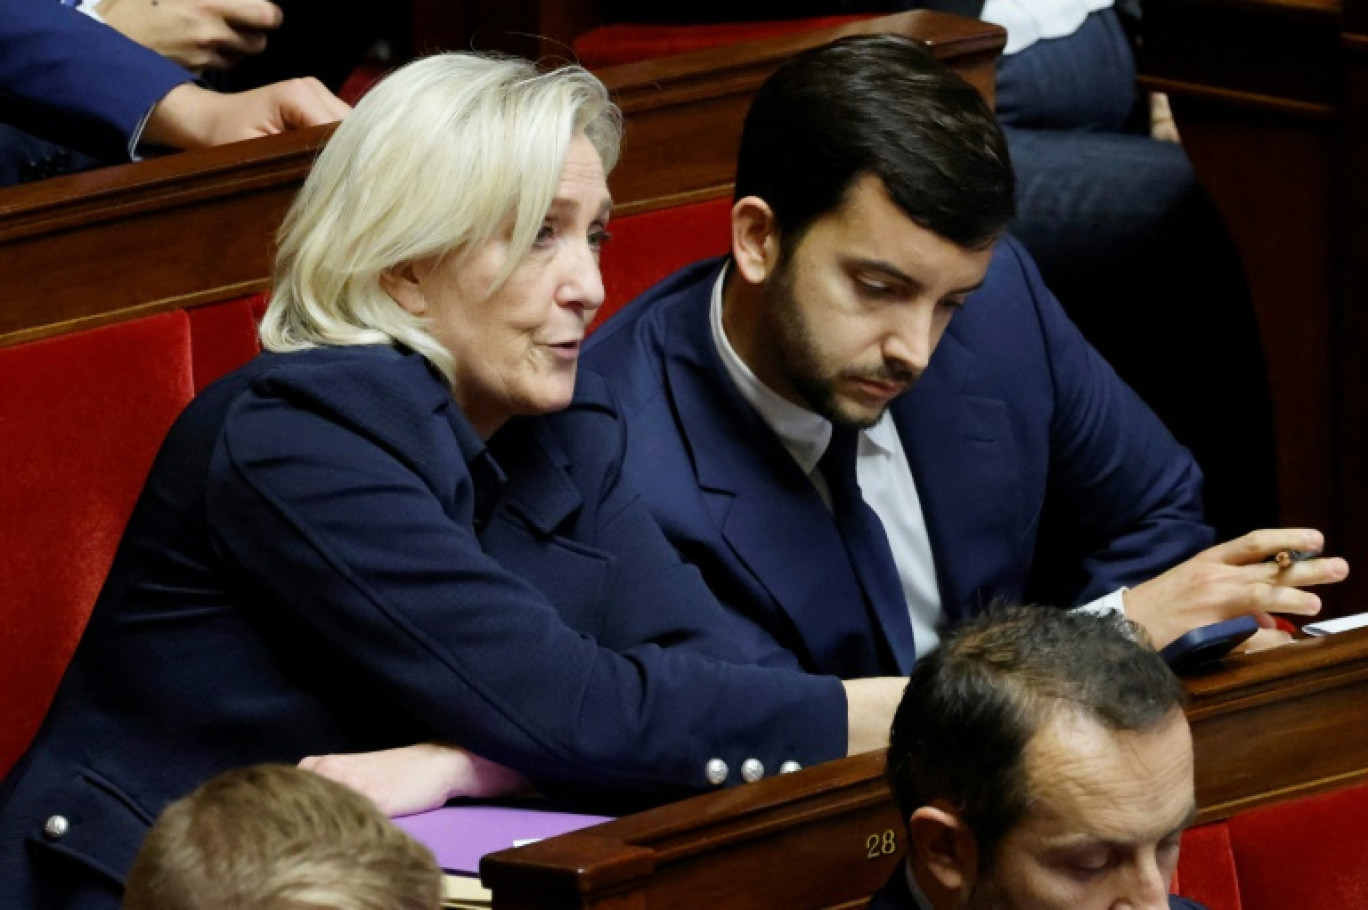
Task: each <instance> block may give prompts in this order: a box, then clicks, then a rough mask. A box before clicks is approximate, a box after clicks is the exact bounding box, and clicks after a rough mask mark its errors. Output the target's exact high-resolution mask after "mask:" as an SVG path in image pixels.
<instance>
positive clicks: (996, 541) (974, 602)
mask: <svg viewBox="0 0 1368 910" xmlns="http://www.w3.org/2000/svg"><path fill="white" fill-rule="evenodd" d="M953 329H954V325H953V323H952V324H951V332H947V333H946V335H945V337H944V338H943V339H942V341H941V344H940V346H939V347H938V348H937V349H936V353H935V356H934V358H933V359H932V361H931V365H930V367H928V369H927V370H926V372H925V373H924V374H923V376H922V379H921V381H920V382H919V383H918V384H917V387H916V388H914V389H913V390H912V391H911V392H909V393H908V394H906V395H904V396H903V397H902V398H901V399H899V400H898V401H897V402H895V404H894V406H893V407H894V410H893V415H894V421H895V423H896V424H897V427H898V433H899V435H900V436H901V437H902V443H903V448H904V450H905V451H906V453H907V459H908V463H909V465H910V466H911V469H912V476H913V478H914V479H915V481H916V483H917V492H918V495H919V496H920V497H921V504H922V511H923V513H924V515H925V518H926V529H927V534H928V535H929V536H930V539H931V551H932V553H933V554H934V556H935V561H936V577H937V582H938V586H939V588H940V595H941V604H942V607H943V609H944V610H945V614H946V617H947V619H948V620H949V621H950V622H951V624H954V623H955V622H958V621H960V620H962V619H964V618H965V617H966V616H970V615H973V614H974V613H976V612H978V611H979V610H981V609H983V608H984V607H985V606H987V605H988V602H989V601H991V600H992V598H994V597H996V596H999V595H1005V596H1016V595H1017V594H1019V593H1020V591H1019V585H1018V584H1017V583H1016V577H1017V573H1016V572H1015V571H1014V570H1015V568H1019V567H1020V566H1021V565H1022V564H1023V563H1022V560H1023V559H1029V554H1024V555H1023V553H1022V552H1021V547H1022V545H1023V536H1024V535H1025V533H1026V531H1027V530H1029V529H1028V527H1027V524H1026V517H1027V516H1025V515H1024V511H1025V509H1024V503H1023V502H1022V496H1023V493H1022V487H1021V483H1020V480H1019V477H1018V471H1019V470H1020V461H1019V459H1018V457H1017V454H1016V446H1015V444H1014V442H1013V437H1012V433H1011V425H1010V423H1009V420H1008V412H1007V406H1006V404H1005V403H1004V402H1002V401H1000V400H998V399H995V398H988V397H983V396H979V395H975V394H973V377H974V372H975V370H974V357H973V355H972V354H971V353H970V352H969V351H968V349H967V348H965V347H964V345H963V344H962V343H960V342H959V340H958V339H956V338H955V337H954V335H953V334H952V333H953Z"/></svg>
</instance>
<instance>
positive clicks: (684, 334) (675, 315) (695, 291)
mask: <svg viewBox="0 0 1368 910" xmlns="http://www.w3.org/2000/svg"><path fill="white" fill-rule="evenodd" d="M721 266H722V261H721V260H717V259H713V260H705V261H703V262H697V263H694V264H693V265H690V266H687V267H685V268H683V269H681V270H679V271H678V272H675V273H674V274H672V275H670V276H669V277H668V278H666V279H665V280H664V281H662V282H660V283H659V284H657V285H655V286H654V287H652V288H651V289H649V290H647V291H646V292H644V293H643V294H642V295H641V296H639V297H637V298H636V299H635V300H633V301H632V302H631V303H629V304H628V305H627V306H626V307H624V308H623V309H622V310H620V311H619V312H617V313H616V314H614V315H613V316H612V317H611V318H610V319H608V321H607V322H605V323H604V324H603V325H602V326H600V327H599V328H598V329H597V330H595V331H594V333H593V334H592V335H590V336H589V339H588V341H586V342H585V346H584V355H583V358H582V364H583V366H584V367H585V368H587V369H588V370H589V371H592V372H593V373H596V374H598V375H599V376H601V377H603V378H604V379H605V380H606V381H607V383H608V385H609V386H611V387H612V389H613V392H614V394H615V395H616V396H617V399H618V402H619V404H620V405H621V408H622V413H623V415H624V416H626V417H628V418H630V417H631V416H632V415H634V414H639V413H641V412H642V411H643V410H648V409H653V408H654V407H655V404H656V403H657V402H658V400H659V398H660V396H661V395H664V394H667V392H666V386H667V383H666V373H667V372H668V370H667V363H668V362H671V361H678V360H680V359H689V358H696V357H697V356H698V355H699V354H700V350H699V349H700V348H701V347H703V346H705V345H707V344H708V343H709V339H710V338H711V335H710V333H709V330H708V307H709V301H710V300H711V292H712V286H713V283H714V282H715V281H716V279H717V274H718V270H719V269H720V268H721Z"/></svg>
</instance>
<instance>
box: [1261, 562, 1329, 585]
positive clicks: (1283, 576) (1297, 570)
mask: <svg viewBox="0 0 1368 910" xmlns="http://www.w3.org/2000/svg"><path fill="white" fill-rule="evenodd" d="M1260 568H1264V569H1265V571H1266V572H1268V573H1269V582H1270V584H1276V585H1285V586H1291V587H1296V588H1305V587H1310V586H1313V585H1330V584H1334V583H1335V582H1338V581H1343V580H1344V579H1345V578H1346V577H1347V576H1348V575H1349V563H1347V562H1345V561H1344V560H1343V559H1341V558H1340V557H1338V556H1323V557H1315V558H1312V559H1304V560H1302V561H1301V562H1294V563H1291V564H1289V565H1288V566H1287V568H1285V569H1284V568H1283V567H1282V566H1280V565H1278V564H1277V563H1276V562H1271V563H1268V564H1267V565H1266V566H1261V567H1260Z"/></svg>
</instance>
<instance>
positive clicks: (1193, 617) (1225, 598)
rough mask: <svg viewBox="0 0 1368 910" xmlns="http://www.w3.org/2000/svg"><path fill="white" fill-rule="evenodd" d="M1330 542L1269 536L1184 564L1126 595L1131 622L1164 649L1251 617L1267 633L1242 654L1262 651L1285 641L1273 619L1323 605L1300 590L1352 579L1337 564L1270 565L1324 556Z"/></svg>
mask: <svg viewBox="0 0 1368 910" xmlns="http://www.w3.org/2000/svg"><path fill="white" fill-rule="evenodd" d="M1324 546H1325V539H1324V537H1322V536H1321V533H1320V532H1319V531H1314V530H1310V529H1307V528H1271V529H1265V530H1261V531H1251V532H1250V533H1248V534H1246V535H1244V536H1243V537H1237V538H1236V539H1234V540H1229V541H1226V542H1225V543H1221V544H1217V545H1216V546H1214V547H1212V548H1211V549H1209V550H1203V551H1202V552H1201V553H1198V554H1197V555H1196V556H1194V557H1192V558H1191V559H1189V560H1188V561H1187V562H1183V563H1179V564H1178V565H1176V566H1174V567H1173V568H1172V569H1169V570H1168V571H1167V572H1165V573H1164V574H1162V575H1160V576H1158V577H1156V578H1152V579H1150V580H1149V581H1147V582H1145V583H1144V584H1140V585H1136V586H1135V587H1133V588H1130V589H1129V590H1127V591H1126V592H1125V593H1124V594H1123V595H1122V599H1123V601H1124V602H1125V605H1126V616H1128V617H1129V618H1130V619H1131V620H1133V621H1134V622H1136V623H1137V624H1139V625H1140V626H1142V627H1143V628H1144V629H1145V631H1146V632H1148V633H1149V636H1150V639H1151V641H1152V642H1153V644H1154V646H1155V647H1156V648H1162V647H1163V646H1164V645H1167V644H1168V643H1169V642H1171V641H1173V640H1174V639H1175V638H1177V637H1178V636H1180V635H1182V634H1183V633H1184V632H1187V631H1188V630H1190V629H1195V628H1197V627H1199V626H1204V625H1208V624H1209V623H1214V622H1220V621H1221V620H1223V619H1230V618H1232V617H1234V616H1240V615H1243V614H1246V613H1252V614H1254V616H1255V617H1257V618H1258V620H1259V625H1261V626H1262V627H1263V628H1262V629H1260V630H1259V631H1258V632H1256V633H1255V634H1254V637H1253V638H1251V639H1250V640H1249V642H1248V643H1247V644H1246V646H1245V647H1244V648H1242V649H1241V650H1249V651H1257V650H1261V649H1263V648H1268V647H1273V646H1276V645H1278V644H1282V643H1284V642H1286V641H1287V640H1288V636H1287V634H1286V633H1284V632H1279V631H1278V630H1277V623H1276V622H1275V621H1274V619H1273V617H1272V616H1271V615H1270V614H1272V613H1288V614H1293V615H1297V616H1314V615H1315V614H1316V613H1318V612H1320V607H1321V603H1320V598H1319V597H1317V596H1316V595H1315V594H1312V593H1311V592H1309V591H1302V590H1300V589H1301V588H1302V587H1306V586H1310V585H1322V584H1332V583H1334V582H1337V581H1342V580H1343V579H1344V578H1345V576H1347V575H1348V574H1349V564H1348V563H1347V562H1345V561H1344V560H1343V559H1340V558H1339V557H1317V558H1312V559H1307V560H1304V561H1302V562H1294V563H1291V564H1290V565H1288V566H1287V567H1286V568H1283V567H1282V566H1281V565H1279V564H1278V563H1277V562H1271V561H1269V560H1270V559H1271V558H1272V557H1273V556H1275V555H1276V554H1277V553H1279V552H1281V551H1283V550H1303V551H1310V552H1313V553H1315V552H1320V550H1321V548H1322V547H1324Z"/></svg>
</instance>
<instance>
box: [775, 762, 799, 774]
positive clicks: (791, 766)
mask: <svg viewBox="0 0 1368 910" xmlns="http://www.w3.org/2000/svg"><path fill="white" fill-rule="evenodd" d="M801 770H803V766H802V765H800V764H798V763H797V762H796V761H786V762H784V763H783V764H782V765H780V766H779V773H780V774H792V773H793V772H794V771H801Z"/></svg>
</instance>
